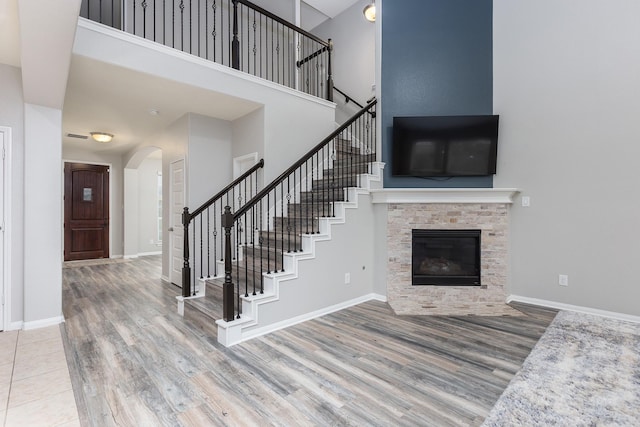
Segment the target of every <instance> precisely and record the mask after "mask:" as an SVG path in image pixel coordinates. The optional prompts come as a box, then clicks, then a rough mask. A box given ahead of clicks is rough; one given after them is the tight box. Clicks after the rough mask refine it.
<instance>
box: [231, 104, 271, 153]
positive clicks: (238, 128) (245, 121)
mask: <svg viewBox="0 0 640 427" xmlns="http://www.w3.org/2000/svg"><path fill="white" fill-rule="evenodd" d="M232 132H233V146H232V147H231V150H232V152H231V155H232V156H233V157H234V158H235V157H240V156H244V155H246V154H250V153H258V160H259V159H261V158H262V157H263V156H264V108H259V109H257V110H255V111H253V112H251V113H249V114H246V115H244V116H242V117H240V118H239V119H236V120H234V121H233V123H232Z"/></svg>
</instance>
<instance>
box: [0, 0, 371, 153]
mask: <svg viewBox="0 0 640 427" xmlns="http://www.w3.org/2000/svg"><path fill="white" fill-rule="evenodd" d="M23 1H24V0H23ZM358 1H359V0H303V1H302V2H301V24H300V25H301V26H302V27H303V28H305V29H307V30H311V29H312V28H313V27H315V26H317V25H318V24H320V23H321V22H323V21H324V20H326V19H330V18H333V17H335V16H336V15H338V14H340V13H341V12H343V11H344V10H346V9H347V8H349V7H351V6H352V5H353V4H355V3H356V2H358ZM254 3H256V4H258V5H260V6H261V7H264V8H265V9H267V10H270V11H272V12H273V13H276V14H278V15H280V16H284V17H286V18H288V19H290V20H293V19H294V18H293V17H294V14H295V11H294V7H293V2H292V1H291V0H279V1H274V0H254ZM51 37H52V39H53V38H54V37H55V35H51ZM0 63H4V64H8V65H12V66H15V67H20V66H21V52H20V28H19V19H18V0H0ZM257 107H258V106H257V105H255V104H253V103H250V102H247V101H242V100H239V99H236V98H232V97H229V96H225V95H221V94H218V93H213V92H210V93H203V92H202V91H201V90H196V89H194V88H193V87H189V86H187V85H184V84H180V83H178V82H173V81H167V80H162V79H160V78H157V77H154V76H149V75H144V74H141V73H137V72H134V71H131V70H127V69H124V68H120V67H116V66H112V65H108V64H105V63H100V62H97V61H94V60H91V59H87V58H83V57H79V56H76V55H74V56H73V57H72V60H71V67H70V71H69V78H68V81H67V87H66V95H65V100H64V107H63V133H64V137H63V144H64V145H65V146H66V147H82V148H83V149H89V150H92V151H109V152H111V153H123V152H126V151H128V150H130V149H131V148H133V147H134V146H135V145H136V144H139V143H140V142H141V141H143V140H145V139H147V138H148V137H150V136H152V135H153V134H154V133H155V132H157V131H158V130H160V129H162V128H164V127H165V126H167V125H168V124H170V123H171V122H173V121H174V120H175V119H177V118H179V117H180V116H182V115H183V114H185V113H187V112H193V113H197V114H202V115H206V116H212V117H217V118H220V119H224V120H233V119H235V118H238V117H240V116H242V115H244V114H246V113H248V112H250V111H252V110H254V109H255V108H257ZM152 110H155V111H157V112H158V113H157V114H154V113H153V112H152ZM91 131H104V132H108V133H113V134H115V135H117V137H116V138H114V140H113V142H112V143H110V144H99V143H96V142H93V141H90V140H83V139H77V138H72V137H68V136H67V134H78V135H85V136H87V135H89V132H91Z"/></svg>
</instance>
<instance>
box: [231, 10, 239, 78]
mask: <svg viewBox="0 0 640 427" xmlns="http://www.w3.org/2000/svg"><path fill="white" fill-rule="evenodd" d="M232 1H233V40H232V41H231V67H232V68H234V69H236V70H239V69H240V41H239V40H238V0H232Z"/></svg>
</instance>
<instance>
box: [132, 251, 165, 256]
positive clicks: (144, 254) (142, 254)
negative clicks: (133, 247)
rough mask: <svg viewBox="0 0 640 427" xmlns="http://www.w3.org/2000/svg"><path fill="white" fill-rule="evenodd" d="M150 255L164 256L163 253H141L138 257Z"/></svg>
mask: <svg viewBox="0 0 640 427" xmlns="http://www.w3.org/2000/svg"><path fill="white" fill-rule="evenodd" d="M149 255H162V251H155V252H140V253H139V254H138V256H149Z"/></svg>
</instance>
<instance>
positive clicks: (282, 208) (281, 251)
mask: <svg viewBox="0 0 640 427" xmlns="http://www.w3.org/2000/svg"><path fill="white" fill-rule="evenodd" d="M277 194H278V191H277V190H276V195H277ZM277 200H278V199H276V203H278V201H277ZM276 210H277V207H276ZM279 228H280V253H282V254H284V187H283V185H282V183H280V227H279ZM274 256H276V257H277V256H278V248H277V247H276V251H275V255H274ZM280 266H281V267H282V264H280ZM277 270H278V261H277V259H276V271H277Z"/></svg>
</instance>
